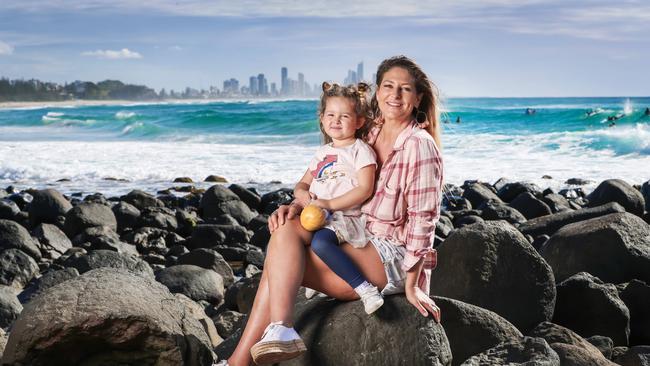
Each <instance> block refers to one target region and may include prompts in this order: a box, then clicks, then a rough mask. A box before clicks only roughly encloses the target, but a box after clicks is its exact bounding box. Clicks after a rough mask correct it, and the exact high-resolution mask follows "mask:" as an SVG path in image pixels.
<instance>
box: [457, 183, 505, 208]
mask: <svg viewBox="0 0 650 366" xmlns="http://www.w3.org/2000/svg"><path fill="white" fill-rule="evenodd" d="M463 197H464V198H466V199H467V200H469V201H470V202H471V204H472V207H479V206H480V205H482V204H483V203H485V202H487V201H490V200H492V201H494V202H502V201H501V198H499V196H497V194H496V193H494V190H493V189H491V188H490V187H488V185H486V184H484V183H472V184H470V185H469V186H468V187H467V188H465V190H464V191H463Z"/></svg>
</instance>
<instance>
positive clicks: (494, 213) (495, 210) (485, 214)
mask: <svg viewBox="0 0 650 366" xmlns="http://www.w3.org/2000/svg"><path fill="white" fill-rule="evenodd" d="M479 210H481V211H482V214H481V217H482V218H484V219H485V220H506V221H508V222H509V223H511V224H513V225H517V224H521V223H523V222H525V221H526V218H525V217H524V215H522V214H521V212H519V211H517V210H516V209H514V208H512V207H510V206H507V205H506V204H505V203H503V202H500V201H499V202H494V201H487V202H485V203H483V204H482V205H481V206H479Z"/></svg>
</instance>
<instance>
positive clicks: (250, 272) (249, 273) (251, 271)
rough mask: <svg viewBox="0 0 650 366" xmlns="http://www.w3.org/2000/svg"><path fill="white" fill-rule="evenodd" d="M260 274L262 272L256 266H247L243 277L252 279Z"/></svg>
mask: <svg viewBox="0 0 650 366" xmlns="http://www.w3.org/2000/svg"><path fill="white" fill-rule="evenodd" d="M258 273H262V270H261V269H259V268H258V267H257V266H256V265H254V264H247V265H246V267H244V270H243V271H242V274H243V276H244V277H246V278H251V277H253V276H255V275H256V274H258Z"/></svg>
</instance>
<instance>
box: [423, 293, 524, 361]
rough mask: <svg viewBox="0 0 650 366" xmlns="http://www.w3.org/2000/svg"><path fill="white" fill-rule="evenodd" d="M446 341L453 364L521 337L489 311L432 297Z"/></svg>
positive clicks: (443, 298)
mask: <svg viewBox="0 0 650 366" xmlns="http://www.w3.org/2000/svg"><path fill="white" fill-rule="evenodd" d="M434 300H435V301H436V304H437V305H438V306H439V307H440V310H441V313H442V326H443V327H444V328H445V333H446V334H447V338H448V339H449V345H450V347H451V353H452V354H453V355H454V359H453V362H452V365H460V364H461V363H462V362H463V361H465V360H466V359H468V358H469V357H471V356H473V355H475V354H479V353H481V352H483V351H485V350H488V349H490V348H492V347H494V346H496V345H498V344H500V343H503V342H507V341H511V340H515V339H517V338H521V337H523V336H522V334H521V332H519V330H518V329H517V328H515V326H514V325H512V324H511V323H510V322H508V321H507V320H505V319H503V318H502V317H500V316H499V315H497V314H496V313H494V312H491V311H490V310H486V309H483V308H480V307H478V306H474V305H471V304H467V303H464V302H462V301H458V300H453V299H449V298H446V297H438V296H436V297H434Z"/></svg>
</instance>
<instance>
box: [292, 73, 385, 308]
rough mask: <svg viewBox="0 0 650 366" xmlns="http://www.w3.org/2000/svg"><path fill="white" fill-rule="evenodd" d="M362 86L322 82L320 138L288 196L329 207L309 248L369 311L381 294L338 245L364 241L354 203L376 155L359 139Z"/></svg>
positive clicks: (367, 183)
mask: <svg viewBox="0 0 650 366" xmlns="http://www.w3.org/2000/svg"><path fill="white" fill-rule="evenodd" d="M367 91H368V85H367V84H364V83H359V84H358V85H356V86H355V85H350V86H347V87H344V86H340V85H338V84H329V83H327V82H325V83H323V94H322V97H321V102H320V108H319V115H320V129H321V131H322V133H323V139H324V142H325V144H324V145H322V146H321V147H320V148H319V149H318V151H316V155H315V156H314V158H313V159H312V161H311V163H310V164H309V168H308V169H307V172H306V173H305V175H304V176H303V177H302V179H301V180H300V182H298V184H296V187H295V189H294V196H295V197H296V199H297V200H299V201H300V202H301V203H302V204H303V206H305V205H306V204H309V203H311V204H313V205H316V206H318V207H321V208H323V209H325V210H327V211H329V212H331V216H330V219H329V222H328V224H327V225H326V226H325V227H324V228H322V229H320V230H318V231H316V232H314V236H313V238H312V242H311V248H312V250H313V251H314V253H316V255H318V256H319V257H320V258H321V259H322V260H323V261H324V262H325V263H326V264H327V265H328V266H329V267H330V268H331V269H332V271H334V272H335V273H336V274H337V275H338V276H339V277H341V278H342V279H343V280H345V281H346V282H347V283H348V284H349V285H350V287H352V288H353V289H354V291H355V292H356V293H357V294H358V295H359V297H360V298H361V300H362V301H363V305H364V309H365V311H366V313H368V314H371V313H373V312H374V311H375V310H377V309H379V307H381V306H382V305H383V304H384V299H383V298H382V296H381V294H380V293H379V291H378V290H377V288H376V287H375V286H373V285H371V284H370V283H369V282H368V281H367V280H366V279H365V277H364V276H363V275H362V274H361V272H359V270H358V268H357V267H356V266H355V265H354V263H353V262H352V261H351V260H350V258H349V257H348V256H347V254H345V252H344V251H343V250H342V249H341V248H340V247H339V244H341V243H344V242H347V243H350V244H351V245H352V246H354V247H356V248H362V247H364V246H365V245H366V243H367V242H368V238H366V235H365V218H364V216H362V215H361V209H360V207H361V204H362V203H363V202H365V201H366V200H367V199H368V198H370V196H372V194H373V191H374V189H373V188H374V181H375V170H376V167H377V161H376V156H375V153H374V151H373V149H372V148H371V147H370V146H369V145H368V144H366V143H365V142H363V141H362V140H361V139H360V137H361V136H362V134H363V133H364V131H367V129H368V128H369V127H370V124H371V120H370V118H369V117H368V111H369V108H368V104H367V102H366V92H367Z"/></svg>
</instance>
